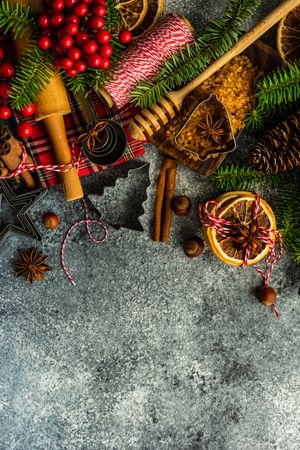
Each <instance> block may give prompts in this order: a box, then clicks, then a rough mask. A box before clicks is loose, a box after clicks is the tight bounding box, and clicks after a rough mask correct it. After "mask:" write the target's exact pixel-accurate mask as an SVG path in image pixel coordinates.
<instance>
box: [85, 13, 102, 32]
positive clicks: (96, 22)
mask: <svg viewBox="0 0 300 450" xmlns="http://www.w3.org/2000/svg"><path fill="white" fill-rule="evenodd" d="M87 26H88V27H89V28H91V29H92V30H101V29H102V28H103V27H104V19H103V17H100V16H92V17H90V18H89V20H88V22H87Z"/></svg>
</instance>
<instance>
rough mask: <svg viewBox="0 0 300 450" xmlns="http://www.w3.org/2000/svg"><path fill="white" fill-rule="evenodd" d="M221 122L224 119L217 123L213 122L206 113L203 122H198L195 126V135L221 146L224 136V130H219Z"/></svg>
mask: <svg viewBox="0 0 300 450" xmlns="http://www.w3.org/2000/svg"><path fill="white" fill-rule="evenodd" d="M223 122H224V119H219V120H217V122H214V121H213V118H212V116H211V114H210V113H207V114H206V119H205V122H200V123H198V124H197V127H198V131H197V135H198V136H200V137H202V138H206V139H209V140H210V141H211V142H215V143H216V144H221V143H222V136H224V134H226V130H225V129H224V128H221V126H222V124H223Z"/></svg>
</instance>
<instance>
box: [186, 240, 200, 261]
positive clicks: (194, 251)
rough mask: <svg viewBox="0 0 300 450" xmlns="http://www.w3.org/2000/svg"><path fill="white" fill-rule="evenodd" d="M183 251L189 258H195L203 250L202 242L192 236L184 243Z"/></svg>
mask: <svg viewBox="0 0 300 450" xmlns="http://www.w3.org/2000/svg"><path fill="white" fill-rule="evenodd" d="M183 249H184V253H185V254H186V256H188V257H189V258H197V256H200V255H201V253H202V252H203V250H204V242H203V241H202V239H201V238H199V237H197V236H194V237H192V238H191V239H188V240H187V241H186V242H185V244H184V248H183Z"/></svg>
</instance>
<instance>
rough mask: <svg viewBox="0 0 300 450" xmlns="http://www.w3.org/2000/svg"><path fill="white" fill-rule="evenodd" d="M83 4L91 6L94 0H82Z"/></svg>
mask: <svg viewBox="0 0 300 450" xmlns="http://www.w3.org/2000/svg"><path fill="white" fill-rule="evenodd" d="M82 3H85V4H86V5H90V4H91V3H93V0H82Z"/></svg>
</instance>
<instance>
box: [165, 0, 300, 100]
mask: <svg viewBox="0 0 300 450" xmlns="http://www.w3.org/2000/svg"><path fill="white" fill-rule="evenodd" d="M298 5H300V0H285V1H284V2H282V3H281V4H280V5H278V6H277V7H276V8H275V9H273V11H271V12H270V13H269V14H268V15H267V16H266V17H264V18H263V19H262V20H261V21H260V22H259V23H258V24H257V25H256V26H255V27H253V28H252V29H251V30H250V31H248V32H247V33H246V34H245V35H244V36H242V38H241V39H240V40H239V41H238V42H237V43H236V44H235V45H234V46H233V47H232V48H231V50H229V51H228V52H227V53H225V54H224V55H223V56H221V57H220V58H219V59H217V60H216V61H215V62H214V63H212V64H211V65H210V66H209V67H208V68H207V69H206V70H205V71H204V72H202V73H201V74H200V75H199V76H198V77H197V78H195V79H194V80H192V81H191V82H190V83H188V84H187V85H186V86H184V87H183V88H182V89H180V90H179V91H176V92H174V93H173V92H171V93H170V94H167V97H168V98H171V99H172V101H174V96H173V95H172V94H176V96H175V97H178V98H179V97H180V98H181V99H182V100H183V99H184V98H185V97H186V96H187V95H188V94H189V93H190V92H192V91H193V90H194V89H196V88H197V87H198V86H199V85H200V84H201V83H203V82H204V81H205V80H206V79H207V78H209V77H210V76H211V75H213V74H214V73H215V72H217V70H219V69H220V68H221V67H223V66H224V65H225V64H227V63H228V62H229V61H231V59H232V58H234V57H235V56H237V55H239V54H240V53H242V52H243V51H244V50H246V49H247V48H248V47H249V46H250V45H251V44H253V43H254V42H255V41H256V40H257V39H259V38H260V37H261V36H262V35H263V34H264V33H266V32H267V31H268V30H269V29H270V28H272V27H273V26H274V25H275V24H276V23H277V22H279V21H280V20H281V19H282V18H283V17H284V16H286V15H287V14H288V13H289V12H290V11H292V10H293V9H294V8H296V6H298ZM176 106H177V105H176Z"/></svg>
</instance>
